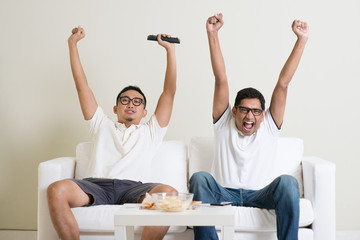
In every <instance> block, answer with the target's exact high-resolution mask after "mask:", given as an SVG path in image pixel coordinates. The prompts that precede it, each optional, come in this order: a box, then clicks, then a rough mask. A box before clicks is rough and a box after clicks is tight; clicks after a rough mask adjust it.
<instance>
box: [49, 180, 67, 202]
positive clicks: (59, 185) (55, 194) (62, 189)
mask: <svg viewBox="0 0 360 240" xmlns="http://www.w3.org/2000/svg"><path fill="white" fill-rule="evenodd" d="M65 193H66V184H65V183H64V181H57V182H54V183H52V184H50V185H49V187H48V188H47V199H48V202H49V203H51V202H53V201H57V200H61V199H65Z"/></svg>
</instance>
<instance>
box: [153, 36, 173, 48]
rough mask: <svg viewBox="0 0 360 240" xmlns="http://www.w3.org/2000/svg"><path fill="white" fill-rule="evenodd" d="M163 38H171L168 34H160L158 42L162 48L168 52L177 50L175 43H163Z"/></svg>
mask: <svg viewBox="0 0 360 240" xmlns="http://www.w3.org/2000/svg"><path fill="white" fill-rule="evenodd" d="M161 37H167V38H171V36H170V35H168V34H158V35H157V42H158V43H159V45H160V46H162V47H164V48H165V49H166V50H169V49H175V44H174V43H169V42H166V41H163V40H161Z"/></svg>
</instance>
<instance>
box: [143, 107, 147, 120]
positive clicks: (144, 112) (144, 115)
mask: <svg viewBox="0 0 360 240" xmlns="http://www.w3.org/2000/svg"><path fill="white" fill-rule="evenodd" d="M146 115H147V110H146V109H144V111H143V118H144V117H146Z"/></svg>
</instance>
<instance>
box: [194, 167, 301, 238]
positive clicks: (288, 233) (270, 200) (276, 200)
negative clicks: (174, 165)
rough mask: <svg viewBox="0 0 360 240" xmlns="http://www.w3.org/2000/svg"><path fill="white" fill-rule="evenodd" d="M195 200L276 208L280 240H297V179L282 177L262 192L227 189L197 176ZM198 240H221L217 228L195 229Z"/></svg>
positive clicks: (205, 176)
mask: <svg viewBox="0 0 360 240" xmlns="http://www.w3.org/2000/svg"><path fill="white" fill-rule="evenodd" d="M189 191H190V192H191V193H194V200H195V201H202V202H203V203H220V202H233V203H234V205H236V206H244V207H257V208H264V209H274V210H275V213H276V228H277V238H278V239H279V240H297V239H298V228H299V196H300V194H299V186H298V183H297V181H296V179H295V178H294V177H292V176H289V175H281V176H279V177H278V178H276V179H275V180H274V181H273V182H272V183H270V184H269V185H268V186H266V187H264V188H263V189H260V190H245V189H241V188H240V189H234V188H224V187H222V186H221V185H220V184H218V183H217V182H216V181H215V179H214V178H213V176H212V175H210V174H209V173H207V172H197V173H194V174H193V175H192V177H191V179H190V189H189ZM194 235H195V240H203V239H204V240H211V239H218V235H217V233H216V230H215V227H214V226H211V227H194Z"/></svg>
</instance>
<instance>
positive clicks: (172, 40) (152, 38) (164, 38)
mask: <svg viewBox="0 0 360 240" xmlns="http://www.w3.org/2000/svg"><path fill="white" fill-rule="evenodd" d="M147 40H150V41H157V35H149V36H148V37H147ZM161 40H163V41H166V42H170V43H180V39H179V38H177V37H171V38H168V37H163V36H161Z"/></svg>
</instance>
